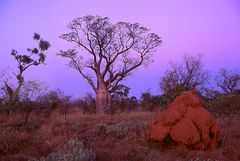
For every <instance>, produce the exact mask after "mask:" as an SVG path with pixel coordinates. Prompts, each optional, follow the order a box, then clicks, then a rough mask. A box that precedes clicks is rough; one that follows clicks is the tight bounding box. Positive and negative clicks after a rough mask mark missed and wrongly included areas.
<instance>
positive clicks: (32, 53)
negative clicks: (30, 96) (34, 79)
mask: <svg viewBox="0 0 240 161" xmlns="http://www.w3.org/2000/svg"><path fill="white" fill-rule="evenodd" d="M33 39H34V40H36V41H37V47H34V48H28V49H27V53H26V54H18V52H17V51H16V50H12V52H11V55H12V56H13V57H14V58H15V60H16V61H17V64H18V73H17V74H16V73H15V77H16V80H17V86H16V88H15V89H14V88H13V87H11V86H10V85H9V84H8V83H7V82H4V83H5V93H6V95H7V96H8V99H9V103H10V108H14V106H15V105H16V102H18V101H19V95H20V93H21V88H22V86H23V84H24V76H23V74H24V72H25V71H26V70H27V69H29V68H30V67H32V66H39V65H41V64H44V63H45V58H46V55H45V54H44V52H45V51H46V50H48V48H49V47H50V44H49V42H48V41H45V40H43V39H41V37H40V35H39V34H36V33H34V36H33Z"/></svg>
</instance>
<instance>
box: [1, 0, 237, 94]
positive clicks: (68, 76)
mask: <svg viewBox="0 0 240 161" xmlns="http://www.w3.org/2000/svg"><path fill="white" fill-rule="evenodd" d="M85 15H99V16H107V17H109V18H110V20H111V21H112V22H117V21H128V22H138V23H140V24H142V25H144V26H146V27H148V28H150V29H151V31H152V32H155V33H157V34H158V35H159V36H161V37H162V40H163V44H162V46H161V47H159V48H158V50H157V51H156V52H155V54H154V60H155V62H154V63H153V64H151V65H149V66H148V67H147V68H144V67H143V68H141V69H138V70H137V71H136V72H135V74H133V75H132V76H130V77H128V78H127V79H126V81H125V84H126V85H128V86H129V87H130V88H131V93H130V94H131V95H137V96H139V94H140V93H141V92H145V91H147V90H148V91H149V90H150V91H151V92H152V93H154V94H156V93H158V92H159V88H158V83H159V79H160V77H161V76H162V75H163V72H164V71H165V70H166V69H168V67H169V65H168V62H169V61H176V62H177V61H180V60H181V58H182V56H183V54H184V53H187V54H191V55H198V54H204V59H203V61H204V64H205V67H206V69H207V70H209V71H210V72H211V74H212V75H214V74H215V73H216V71H218V69H219V68H227V69H229V70H238V69H240V1H239V0H181V1H180V0H121V1H113V0H41V1H37V0H24V1H22V0H1V1H0V44H1V46H0V69H2V68H3V67H7V66H10V69H9V71H14V70H15V69H16V66H15V61H14V59H13V58H12V57H11V56H10V54H9V53H10V51H11V49H16V50H17V51H19V52H20V51H25V50H26V48H28V47H32V45H33V43H34V42H33V40H32V35H33V33H34V32H37V33H39V34H40V35H41V36H42V37H43V38H44V39H46V40H48V41H49V42H50V43H51V48H50V50H48V51H47V65H45V66H41V67H39V68H32V69H30V70H29V71H27V73H26V79H36V80H40V81H42V82H46V84H47V85H48V86H49V87H50V88H51V89H55V88H60V89H62V90H64V91H65V92H66V93H67V94H72V95H75V96H83V95H85V93H86V92H87V91H89V92H92V90H91V88H90V87H89V86H88V84H87V83H86V82H85V80H83V79H82V78H81V76H80V75H79V74H78V73H77V72H76V71H74V70H73V69H71V68H68V67H66V63H67V62H66V60H64V59H63V58H61V57H58V56H56V53H57V52H58V51H59V50H60V49H67V48H68V47H71V45H70V44H69V43H67V42H65V41H63V40H61V39H59V38H58V37H59V35H60V34H62V33H65V32H67V28H66V26H67V24H68V23H69V22H70V21H71V20H72V19H73V18H76V17H81V16H85Z"/></svg>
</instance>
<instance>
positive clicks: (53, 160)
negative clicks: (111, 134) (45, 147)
mask: <svg viewBox="0 0 240 161" xmlns="http://www.w3.org/2000/svg"><path fill="white" fill-rule="evenodd" d="M65 150H66V151H65V152H53V153H50V154H49V155H48V156H46V157H41V158H40V159H32V160H30V161H96V153H95V152H94V151H93V150H91V149H86V148H85V147H84V145H83V143H82V142H79V141H78V140H77V139H71V140H69V142H68V144H67V145H66V147H65Z"/></svg>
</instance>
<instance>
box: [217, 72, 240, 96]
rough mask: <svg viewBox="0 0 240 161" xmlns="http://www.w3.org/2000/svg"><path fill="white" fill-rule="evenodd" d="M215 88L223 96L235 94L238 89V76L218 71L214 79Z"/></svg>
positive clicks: (239, 82) (239, 77) (239, 87)
mask: <svg viewBox="0 0 240 161" xmlns="http://www.w3.org/2000/svg"><path fill="white" fill-rule="evenodd" d="M215 80H216V83H217V86H218V87H220V88H221V90H222V91H223V92H224V93H225V94H231V93H233V92H237V90H239V89H240V74H238V73H234V72H229V71H227V70H226V69H220V71H219V74H218V75H217V76H216V78H215Z"/></svg>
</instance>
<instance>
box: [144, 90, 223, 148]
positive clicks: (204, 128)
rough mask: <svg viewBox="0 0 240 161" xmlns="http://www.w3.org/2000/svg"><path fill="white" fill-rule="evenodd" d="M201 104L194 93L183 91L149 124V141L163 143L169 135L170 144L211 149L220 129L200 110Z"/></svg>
mask: <svg viewBox="0 0 240 161" xmlns="http://www.w3.org/2000/svg"><path fill="white" fill-rule="evenodd" d="M204 104H205V103H204V101H203V100H202V99H201V98H200V97H199V96H198V95H197V93H196V92H195V91H194V90H192V91H188V92H183V93H182V94H181V95H180V96H178V97H176V98H175V100H174V101H173V102H172V103H171V104H170V105H169V106H168V107H167V109H166V111H164V112H162V113H161V114H159V115H158V116H157V118H156V119H155V120H153V121H152V122H151V123H150V125H149V129H148V137H149V139H151V140H155V141H163V140H164V139H165V138H166V137H167V136H170V138H171V139H172V140H173V141H175V142H177V143H180V144H185V145H188V146H191V147H192V148H193V149H202V150H204V149H208V148H213V147H215V146H216V145H217V142H218V138H219V135H220V130H219V127H218V124H217V121H216V119H215V118H214V117H213V116H212V115H211V114H210V113H209V112H208V111H207V110H206V109H205V108H204Z"/></svg>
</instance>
